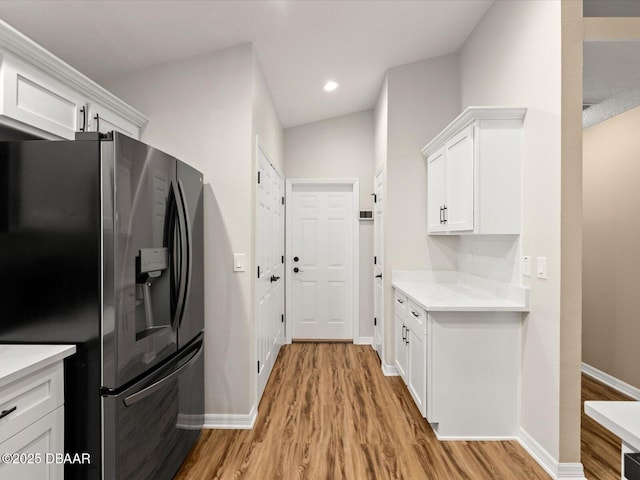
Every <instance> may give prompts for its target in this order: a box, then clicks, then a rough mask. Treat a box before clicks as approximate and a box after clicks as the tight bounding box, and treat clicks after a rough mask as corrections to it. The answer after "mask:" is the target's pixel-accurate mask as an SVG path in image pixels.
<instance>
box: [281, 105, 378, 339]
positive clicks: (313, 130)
mask: <svg viewBox="0 0 640 480" xmlns="http://www.w3.org/2000/svg"><path fill="white" fill-rule="evenodd" d="M373 159H374V122H373V110H365V111H363V112H357V113H352V114H349V115H344V116H340V117H335V118H330V119H328V120H321V121H319V122H314V123H309V124H306V125H301V126H298V127H292V128H287V129H286V130H285V131H284V169H285V173H286V176H287V177H288V178H357V179H359V187H360V209H361V210H371V209H372V208H373V199H372V196H371V194H372V193H373V162H374V160H373ZM359 236H360V252H359V254H360V257H359V258H360V274H359V284H360V301H359V307H360V318H359V322H360V325H359V328H358V331H359V336H360V337H371V336H372V335H373V224H372V223H371V222H359Z"/></svg>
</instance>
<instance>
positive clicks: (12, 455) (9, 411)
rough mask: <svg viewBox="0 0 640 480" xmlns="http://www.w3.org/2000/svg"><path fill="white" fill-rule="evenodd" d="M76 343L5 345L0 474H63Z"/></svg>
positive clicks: (28, 479) (1, 353) (0, 358)
mask: <svg viewBox="0 0 640 480" xmlns="http://www.w3.org/2000/svg"><path fill="white" fill-rule="evenodd" d="M74 352H75V346H73V345H5V346H0V362H1V363H0V453H2V454H3V458H2V461H0V478H20V479H21V480H32V479H33V480H36V479H37V480H40V479H43V478H47V479H50V480H62V479H63V478H64V464H63V463H61V462H55V461H52V458H55V457H54V456H55V455H56V454H63V453H65V452H64V373H63V366H62V360H63V358H65V357H67V356H69V355H71V354H73V353H74Z"/></svg>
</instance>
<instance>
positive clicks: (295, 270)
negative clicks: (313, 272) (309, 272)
mask: <svg viewBox="0 0 640 480" xmlns="http://www.w3.org/2000/svg"><path fill="white" fill-rule="evenodd" d="M298 272H302V270H300V269H299V268H298V267H294V269H293V273H298Z"/></svg>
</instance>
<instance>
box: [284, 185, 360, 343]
mask: <svg viewBox="0 0 640 480" xmlns="http://www.w3.org/2000/svg"><path fill="white" fill-rule="evenodd" d="M354 190H355V188H354V184H329V183H326V184H307V183H299V184H293V185H292V190H291V199H290V201H289V203H288V207H287V209H288V210H287V211H288V212H290V215H291V216H290V223H289V224H288V228H290V229H291V237H290V242H291V243H290V247H289V246H288V247H287V256H288V258H287V261H288V264H287V268H288V270H287V271H288V275H290V278H291V283H290V286H291V289H290V292H291V295H290V298H289V296H288V297H287V302H288V303H289V306H290V310H289V311H290V312H291V316H290V317H288V324H289V325H291V338H292V339H294V340H295V339H313V340H352V339H353V338H354V328H353V327H354V322H355V318H354V317H355V314H354V313H355V311H357V307H355V308H354V304H357V301H356V299H357V298H358V296H357V293H358V292H357V283H356V281H355V278H354V277H356V275H357V272H356V271H355V269H356V265H357V262H354V259H356V258H357V246H356V245H357V244H356V243H355V240H357V233H356V228H355V221H356V217H355V210H356V209H357V206H356V208H354V198H357V196H356V195H357V192H355V191H354ZM288 215H289V213H288Z"/></svg>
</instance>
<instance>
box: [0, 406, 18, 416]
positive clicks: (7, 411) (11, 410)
mask: <svg viewBox="0 0 640 480" xmlns="http://www.w3.org/2000/svg"><path fill="white" fill-rule="evenodd" d="M17 408H18V406H17V405H16V406H15V407H13V408H10V409H9V410H2V412H0V418H4V417H6V416H7V415H9V414H10V413H12V412H15V411H16V410H17Z"/></svg>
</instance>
